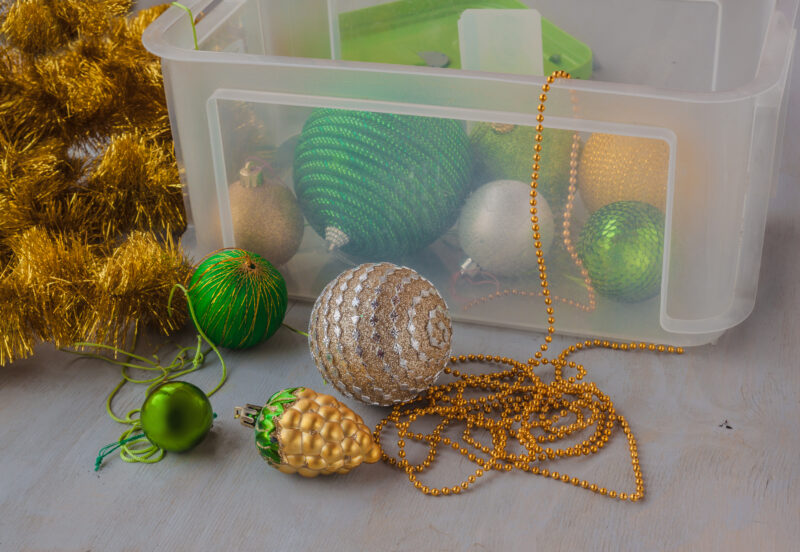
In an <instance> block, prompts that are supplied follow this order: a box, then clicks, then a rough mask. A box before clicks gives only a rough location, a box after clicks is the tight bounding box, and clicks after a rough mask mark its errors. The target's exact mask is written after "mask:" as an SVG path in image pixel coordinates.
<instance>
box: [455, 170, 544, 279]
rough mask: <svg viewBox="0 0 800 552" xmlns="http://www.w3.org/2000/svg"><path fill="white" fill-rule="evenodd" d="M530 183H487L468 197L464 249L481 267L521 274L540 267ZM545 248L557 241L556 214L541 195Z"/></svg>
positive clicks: (462, 222) (461, 222)
mask: <svg viewBox="0 0 800 552" xmlns="http://www.w3.org/2000/svg"><path fill="white" fill-rule="evenodd" d="M529 194H530V186H529V185H528V184H525V183H523V182H519V181H518V180H496V181H494V182H490V183H488V184H484V185H483V186H481V187H480V188H478V189H477V190H476V191H475V192H473V194H472V195H471V196H470V197H469V199H467V203H466V204H465V205H464V208H463V209H462V210H461V217H460V218H459V219H458V238H459V241H460V243H461V249H463V250H464V252H465V253H466V254H467V255H469V256H470V258H472V260H473V261H475V262H476V263H477V264H478V266H480V268H481V269H483V270H485V271H487V272H490V273H492V274H495V275H497V276H519V275H521V274H525V273H527V272H533V271H536V270H538V265H537V262H536V259H537V257H536V247H534V244H533V241H532V240H531V234H530V214H529V213H528V210H529V209H530V205H529V200H530V195H529ZM536 207H537V211H538V213H537V216H538V217H539V228H540V230H539V232H540V234H541V239H540V241H541V243H542V251H544V252H547V251H548V250H549V249H550V245H551V244H552V243H553V235H554V234H555V228H554V224H553V214H552V213H551V212H550V207H549V206H548V205H547V201H546V200H545V199H544V198H541V197H540V198H538V199H537V205H536Z"/></svg>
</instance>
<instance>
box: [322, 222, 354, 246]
mask: <svg viewBox="0 0 800 552" xmlns="http://www.w3.org/2000/svg"><path fill="white" fill-rule="evenodd" d="M325 241H326V242H328V251H333V250H334V249H341V248H342V247H344V246H345V245H347V244H348V243H350V236H348V235H347V234H345V233H344V232H342V231H341V230H339V229H338V228H336V227H335V226H328V227H327V228H326V229H325Z"/></svg>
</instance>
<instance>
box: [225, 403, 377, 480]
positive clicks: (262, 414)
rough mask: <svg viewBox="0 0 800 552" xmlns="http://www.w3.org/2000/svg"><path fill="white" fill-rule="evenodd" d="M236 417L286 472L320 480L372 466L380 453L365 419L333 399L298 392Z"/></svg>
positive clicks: (250, 407)
mask: <svg viewBox="0 0 800 552" xmlns="http://www.w3.org/2000/svg"><path fill="white" fill-rule="evenodd" d="M234 415H235V417H236V418H239V419H240V420H241V422H242V424H243V425H244V426H246V427H252V428H254V429H255V438H256V439H255V440H256V447H257V448H258V452H260V453H261V456H262V457H263V458H264V460H266V461H267V463H269V465H271V466H273V467H275V468H277V469H278V470H280V471H282V472H283V473H298V474H300V475H302V476H303V477H316V476H318V475H330V474H334V473H341V474H344V473H347V472H349V471H350V470H352V469H353V468H355V467H357V466H358V465H359V464H361V463H362V462H366V463H368V464H372V463H374V462H377V461H378V460H379V459H380V456H381V449H380V447H379V446H378V445H377V444H376V443H375V441H374V440H373V439H372V432H371V431H370V429H369V428H368V427H367V426H366V425H364V421H363V420H362V419H361V417H360V416H359V415H358V414H356V413H355V412H353V411H352V410H350V409H349V408H348V407H347V406H346V405H344V404H342V403H341V402H339V401H337V400H336V399H334V398H333V397H331V396H330V395H323V394H321V393H317V392H316V391H313V390H311V389H307V388H303V387H296V388H293V389H284V390H283V391H279V392H277V393H275V394H274V395H272V397H270V399H269V400H268V401H267V404H265V405H264V406H263V407H260V406H256V405H252V404H248V405H247V406H246V407H244V408H242V407H236V409H235V414H234Z"/></svg>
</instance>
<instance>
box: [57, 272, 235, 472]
mask: <svg viewBox="0 0 800 552" xmlns="http://www.w3.org/2000/svg"><path fill="white" fill-rule="evenodd" d="M178 289H179V290H181V291H182V292H183V294H184V295H185V296H186V303H187V305H188V308H189V315H190V316H191V319H192V322H194V325H195V328H197V331H198V333H199V335H198V336H197V345H196V346H195V347H181V348H180V349H179V350H178V352H177V354H176V355H175V357H174V358H173V359H172V362H170V363H169V364H167V365H166V366H162V365H161V361H160V360H159V358H158V355H155V354H154V355H153V360H150V359H148V358H145V357H143V356H139V355H136V354H134V353H131V352H128V351H123V350H122V349H119V348H117V347H113V346H111V345H104V344H102V343H86V342H79V343H75V344H74V347H76V348H81V347H92V348H96V349H103V350H107V351H111V352H113V353H115V354H119V355H124V356H127V357H128V358H127V360H124V361H123V360H117V359H116V358H108V357H105V356H101V355H98V354H94V353H84V352H80V351H71V350H67V352H70V353H73V354H77V355H80V356H84V357H87V358H96V359H100V360H104V361H106V362H108V363H111V364H115V365H117V366H119V367H120V370H121V372H122V379H121V380H120V382H119V383H118V384H117V385H116V386H115V387H114V389H113V390H112V391H111V393H110V394H109V395H108V397H107V398H106V412H107V413H108V415H109V416H110V417H111V419H112V420H114V421H115V422H118V423H121V424H126V425H130V426H131V427H130V428H129V429H127V430H126V431H124V432H123V433H122V435H120V438H119V439H118V440H117V441H116V442H114V443H110V444H108V445H106V446H104V447H103V448H101V449H100V452H99V453H98V455H97V458H96V459H95V471H97V470H98V469H100V466H101V464H102V462H103V459H104V458H105V457H106V456H108V455H109V454H112V453H113V452H114V451H116V450H117V449H119V454H120V458H122V460H123V461H125V462H142V463H146V464H152V463H154V462H158V461H160V460H161V459H162V458H164V454H165V451H164V449H162V448H159V447H158V446H156V445H154V444H153V443H151V442H150V441H149V440H148V439H147V437H146V436H145V435H144V433H141V431H142V424H141V421H140V420H139V415H140V414H141V408H134V409H133V410H131V411H130V412H128V413H127V414H125V416H124V417H120V416H118V415H117V414H115V413H114V410H113V408H112V406H111V403H112V401H113V400H114V398H115V397H116V396H117V394H118V393H119V392H120V390H121V389H122V388H123V387H124V386H125V384H126V383H135V384H149V385H148V386H147V390H146V395H149V394H150V391H151V390H152V389H154V388H155V387H157V386H159V385H161V384H162V383H164V382H167V381H170V380H174V379H176V378H180V377H183V376H185V375H186V374H190V373H191V372H194V371H195V370H198V369H199V368H201V367H202V365H203V363H204V362H205V359H206V356H207V355H208V353H210V352H211V351H213V352H214V353H215V354H216V355H217V358H219V362H220V365H221V367H222V376H221V377H220V380H219V383H217V385H216V386H215V387H214V388H213V389H212V390H211V391H209V392H208V393H207V394H206V395H207V396H208V397H211V395H213V394H214V393H216V392H217V391H219V389H220V388H221V387H222V385H223V384H224V383H225V380H226V379H227V377H228V370H227V367H226V366H225V359H223V358H222V354H221V353H220V352H219V349H218V348H217V346H216V345H215V344H214V343H213V342H212V341H211V340H210V339H208V337H207V336H206V334H205V333H204V332H203V330H202V329H201V328H200V325H199V324H198V322H197V316H196V315H195V312H194V306H193V305H192V300H191V298H190V297H189V292H188V290H187V289H186V288H185V287H183V286H182V285H180V284H175V285H174V286H173V287H172V290H170V294H169V300H168V302H167V313H168V314H169V316H172V299H173V296H174V294H175V291H176V290H178ZM203 341H205V342H206V343H208V345H209V347H210V348H209V349H206V350H205V351H202V350H201V347H202V345H203ZM134 347H135V341H134ZM132 360H136V361H138V362H139V364H135V363H133V362H131V361H132ZM131 369H136V370H144V371H147V372H159V374H158V375H155V376H153V377H151V378H141V379H138V378H134V377H133V376H131V375H130V373H129V370H131ZM215 417H216V415H215Z"/></svg>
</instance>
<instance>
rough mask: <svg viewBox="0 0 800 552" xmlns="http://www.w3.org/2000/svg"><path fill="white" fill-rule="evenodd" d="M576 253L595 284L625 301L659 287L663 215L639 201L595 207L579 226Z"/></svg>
mask: <svg viewBox="0 0 800 552" xmlns="http://www.w3.org/2000/svg"><path fill="white" fill-rule="evenodd" d="M577 251H578V255H579V256H580V259H581V261H582V262H583V265H584V267H585V268H586V270H587V271H588V273H589V277H590V278H591V280H592V285H593V286H594V288H595V290H596V291H597V292H598V293H600V294H601V295H603V296H605V297H609V298H612V299H616V300H617V301H622V302H625V303H634V302H638V301H644V300H645V299H649V298H651V297H653V296H654V295H656V294H657V293H658V292H659V291H660V289H661V269H662V267H661V265H662V258H663V253H664V215H663V213H662V212H661V211H660V210H659V209H658V208H656V207H654V206H652V205H650V204H648V203H643V202H641V201H618V202H616V203H610V204H608V205H606V206H605V207H602V208H600V209H599V210H597V211H595V212H594V213H593V214H592V216H591V217H589V220H588V221H587V222H586V225H585V226H584V227H583V230H582V231H581V234H580V237H579V239H578V248H577Z"/></svg>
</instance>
